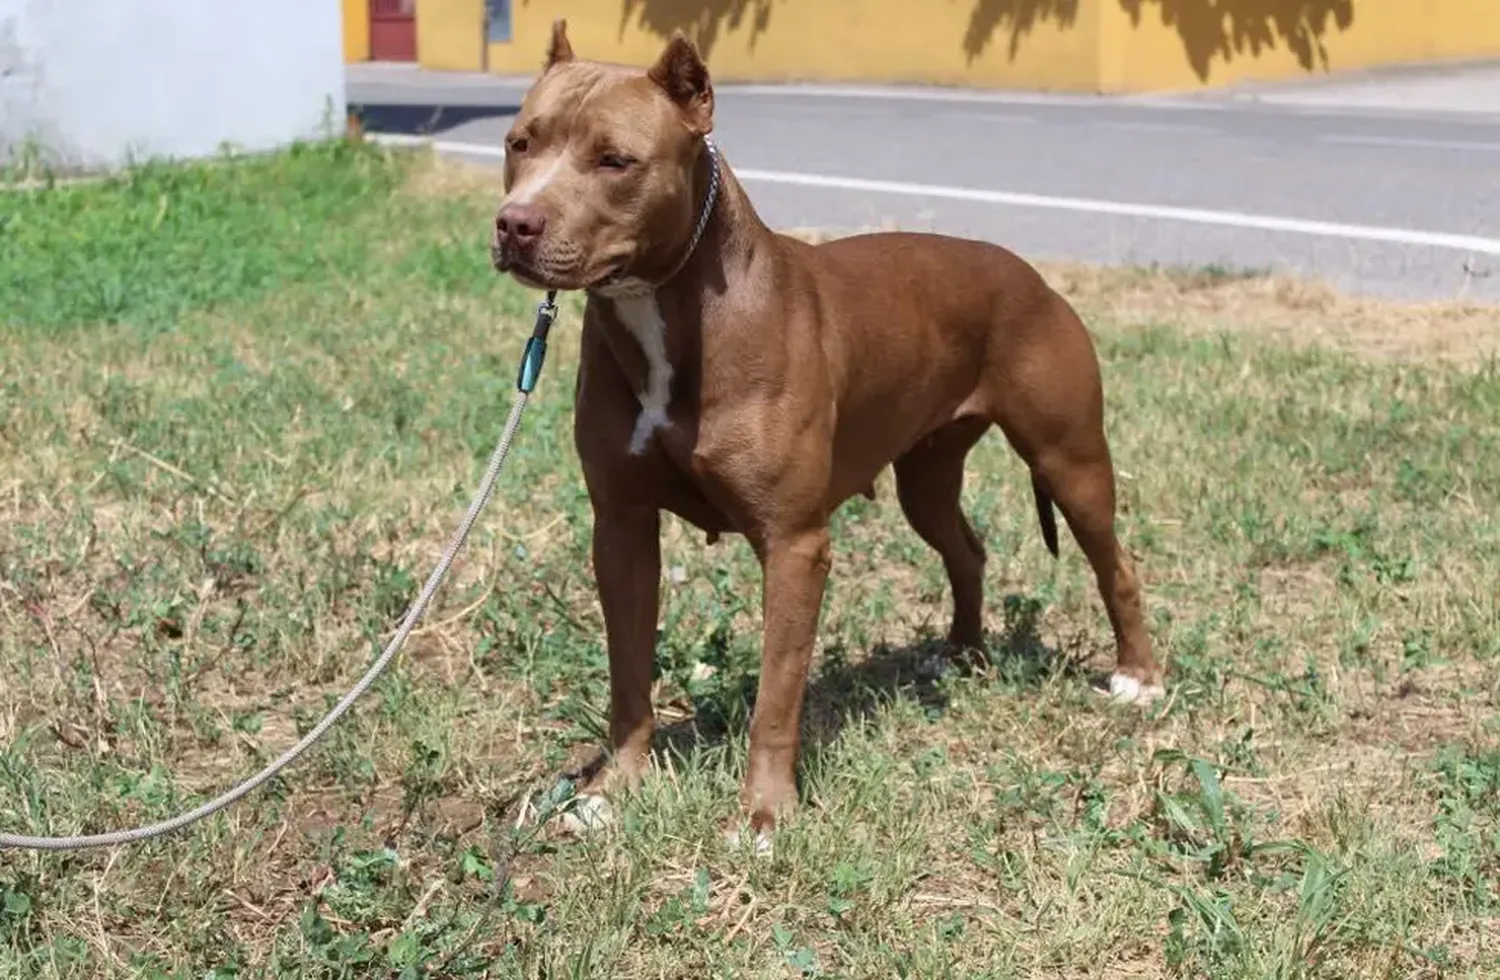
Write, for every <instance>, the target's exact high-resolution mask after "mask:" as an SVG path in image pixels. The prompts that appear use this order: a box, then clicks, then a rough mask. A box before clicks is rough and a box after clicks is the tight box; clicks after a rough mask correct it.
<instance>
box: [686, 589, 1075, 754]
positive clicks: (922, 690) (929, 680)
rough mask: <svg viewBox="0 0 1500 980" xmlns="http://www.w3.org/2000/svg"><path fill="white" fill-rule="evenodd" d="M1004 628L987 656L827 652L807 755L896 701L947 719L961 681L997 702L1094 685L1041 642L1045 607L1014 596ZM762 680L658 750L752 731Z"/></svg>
mask: <svg viewBox="0 0 1500 980" xmlns="http://www.w3.org/2000/svg"><path fill="white" fill-rule="evenodd" d="M1002 608H1003V610H1004V626H1003V628H1002V629H1001V630H1000V631H999V632H998V633H991V634H988V635H987V636H986V637H985V650H983V651H954V650H952V649H951V648H950V647H948V645H947V644H946V643H945V642H944V641H943V640H941V639H939V638H937V637H933V636H925V637H921V638H919V639H917V640H916V641H914V642H912V643H906V644H900V645H888V644H881V645H879V646H877V647H875V648H874V649H873V650H871V651H870V653H869V655H868V656H866V657H863V658H860V659H858V660H852V659H850V658H849V656H848V655H847V653H846V651H845V650H844V649H843V648H842V647H840V646H834V647H831V648H830V649H828V650H827V651H826V652H825V653H824V655H823V660H822V664H821V666H820V668H819V669H818V672H817V675H816V677H815V678H814V679H813V681H812V682H811V683H810V684H809V685H808V691H807V700H806V702H805V706H804V709H803V719H802V730H803V751H804V753H810V754H811V753H817V752H819V751H821V750H823V749H825V748H827V747H829V746H831V745H833V744H835V743H836V742H837V741H838V740H839V738H840V737H841V736H842V735H843V733H844V732H845V731H846V730H848V729H849V728H850V727H851V726H853V727H858V726H859V725H861V724H862V723H864V722H866V721H868V720H870V719H872V718H874V717H875V716H876V715H878V714H879V713H880V712H881V711H882V710H884V709H885V708H886V707H887V706H889V705H890V704H892V703H893V702H895V701H902V700H904V701H908V702H910V703H912V704H915V705H916V706H918V707H919V708H920V709H921V710H922V711H923V712H925V713H926V714H927V716H928V717H929V718H933V719H935V718H938V717H941V716H942V715H943V714H944V713H946V712H947V710H948V706H949V701H950V693H949V692H950V685H951V683H952V682H953V681H955V680H959V679H962V678H966V677H967V678H983V679H986V680H987V681H988V685H989V687H990V688H991V691H992V694H993V696H994V697H1007V696H1014V695H1015V694H1018V693H1023V692H1027V691H1036V690H1038V689H1040V688H1041V687H1042V686H1043V685H1044V684H1046V683H1047V681H1048V680H1049V679H1051V678H1053V677H1057V676H1062V677H1065V678H1068V679H1070V680H1083V681H1086V682H1089V683H1093V682H1096V680H1097V679H1096V678H1093V677H1091V676H1089V675H1088V674H1087V672H1086V671H1085V670H1084V669H1083V667H1082V665H1081V662H1080V660H1079V659H1078V658H1077V657H1076V656H1073V655H1071V654H1068V653H1065V652H1063V651H1062V650H1060V649H1059V648H1058V647H1056V646H1054V645H1051V644H1048V643H1046V642H1045V641H1043V639H1042V637H1041V632H1040V629H1039V627H1040V624H1041V615H1042V612H1043V609H1044V604H1043V603H1042V601H1041V600H1039V599H1036V598H1034V597H1030V596H1025V595H1019V594H1011V595H1007V596H1006V597H1005V598H1004V599H1003V600H1002ZM758 680H759V674H758V672H747V673H745V674H744V675H742V676H741V677H739V678H738V681H737V683H735V684H733V685H726V686H723V687H720V688H718V689H716V690H715V691H714V692H713V693H712V694H711V695H709V696H706V697H700V698H696V699H695V704H694V708H695V713H694V716H693V717H692V718H690V719H688V720H686V721H682V722H678V723H676V724H673V725H666V726H663V727H662V728H661V729H660V730H659V731H658V732H657V738H656V748H657V751H658V752H664V753H667V754H670V755H675V756H677V757H680V758H681V757H687V756H690V755H692V754H693V753H695V752H697V751H700V750H702V749H707V748H714V747H717V746H721V745H723V744H724V743H726V742H729V741H732V740H735V739H738V738H739V737H741V736H743V735H744V734H745V732H746V730H747V729H748V724H749V718H750V714H751V711H752V709H753V706H754V702H755V693H756V684H757V682H758Z"/></svg>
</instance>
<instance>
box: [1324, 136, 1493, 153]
mask: <svg viewBox="0 0 1500 980" xmlns="http://www.w3.org/2000/svg"><path fill="white" fill-rule="evenodd" d="M1318 138H1319V139H1320V140H1322V141H1323V142H1325V143H1347V144H1352V145H1355V146H1410V147H1416V148H1419V149H1424V150H1479V151H1483V152H1489V153H1500V143H1484V142H1478V141H1475V140H1423V139H1408V138H1406V137H1402V136H1343V135H1340V134H1338V133H1330V134H1328V135H1326V136H1320V137H1318Z"/></svg>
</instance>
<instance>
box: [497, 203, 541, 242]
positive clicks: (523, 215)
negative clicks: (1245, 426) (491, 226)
mask: <svg viewBox="0 0 1500 980" xmlns="http://www.w3.org/2000/svg"><path fill="white" fill-rule="evenodd" d="M546 227H547V216H546V215H545V214H543V213H542V211H541V209H540V208H538V207H537V206H536V205H534V204H507V205H506V206H505V207H503V208H501V209H500V213H499V214H497V215H495V231H496V233H497V234H498V235H499V236H500V239H501V241H508V242H511V243H513V244H516V245H530V244H532V243H533V242H535V241H536V240H537V239H538V238H540V237H542V231H543V230H544V229H545V228H546Z"/></svg>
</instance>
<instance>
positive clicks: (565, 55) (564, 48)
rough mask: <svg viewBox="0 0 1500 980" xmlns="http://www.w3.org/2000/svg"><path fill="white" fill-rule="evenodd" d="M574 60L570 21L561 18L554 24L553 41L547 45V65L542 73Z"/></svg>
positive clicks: (543, 67) (543, 66)
mask: <svg viewBox="0 0 1500 980" xmlns="http://www.w3.org/2000/svg"><path fill="white" fill-rule="evenodd" d="M572 60H573V45H571V44H569V43H568V21H567V19H566V18H559V19H558V20H554V21H553V22H552V40H551V41H550V42H548V44H547V63H546V64H544V65H542V71H544V72H545V71H546V70H547V69H548V68H551V67H552V66H553V65H558V64H562V63H563V62H564V61H572Z"/></svg>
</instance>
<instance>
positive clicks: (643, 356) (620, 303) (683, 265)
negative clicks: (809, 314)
mask: <svg viewBox="0 0 1500 980" xmlns="http://www.w3.org/2000/svg"><path fill="white" fill-rule="evenodd" d="M705 156H708V155H707V154H705ZM709 160H710V162H711V164H712V163H713V158H712V157H710V158H709ZM716 164H717V166H718V167H719V168H720V169H719V174H718V184H719V186H718V193H717V195H716V198H715V200H714V202H713V207H712V209H711V210H710V211H708V212H707V220H706V221H705V222H704V223H703V232H702V234H701V236H698V237H697V241H696V242H694V243H693V244H694V247H693V248H692V249H691V250H690V251H688V252H687V254H686V256H685V257H684V258H682V259H681V260H678V259H675V258H674V260H673V261H674V264H676V265H677V268H676V269H675V272H673V273H672V274H671V275H669V276H668V277H667V278H666V279H665V281H661V282H660V284H659V285H656V286H652V285H650V284H649V283H648V282H639V284H638V285H635V284H627V283H621V284H620V287H623V288H614V289H608V290H596V291H594V292H593V293H591V301H592V300H593V299H598V300H601V301H603V303H604V305H606V306H608V307H609V308H610V310H611V312H612V313H613V317H614V319H616V320H617V321H618V322H619V324H620V326H622V327H623V328H624V329H623V330H622V331H615V330H611V331H608V332H606V334H605V336H606V338H607V342H608V344H609V346H610V347H611V348H613V350H614V354H615V358H616V360H617V361H618V362H619V363H620V364H621V366H622V367H624V368H625V370H626V372H627V374H628V375H630V376H631V378H632V386H633V387H634V388H635V390H636V395H637V397H638V398H639V400H640V405H641V410H640V414H639V415H638V416H637V419H636V425H635V430H634V433H633V435H632V437H631V444H630V449H631V451H632V452H633V453H640V452H643V451H645V448H646V446H647V445H648V444H649V443H650V441H651V439H652V437H653V436H654V434H655V433H656V432H657V430H659V429H661V428H663V427H664V426H666V425H667V421H668V414H669V409H670V408H671V406H672V404H673V401H674V398H675V397H677V396H679V395H681V394H684V393H686V392H685V390H684V384H686V386H687V388H686V391H691V390H693V389H695V388H696V384H697V379H698V378H699V377H701V371H702V369H703V366H704V358H705V350H704V347H705V344H707V343H709V342H710V341H711V340H712V338H711V337H710V336H709V335H708V333H707V332H706V331H705V329H704V327H705V323H706V321H708V320H710V319H714V318H715V314H716V313H719V312H721V311H724V310H726V308H734V309H737V310H738V311H741V312H745V313H748V312H749V311H750V307H751V306H752V305H753V304H755V303H757V302H763V301H764V298H765V297H764V293H763V292H762V289H763V288H764V289H774V288H775V287H774V284H773V283H772V282H771V281H770V280H771V277H770V275H769V274H768V273H766V271H765V270H764V269H762V270H761V272H762V274H760V275H756V266H757V262H759V261H761V256H763V255H765V254H766V251H767V249H766V246H767V245H768V244H769V243H770V240H771V238H772V233H771V230H770V229H769V228H768V227H767V226H766V224H765V223H764V222H763V221H761V219H760V215H759V214H757V213H756V211H755V208H754V207H753V206H752V205H751V203H750V200H749V197H748V196H747V195H746V194H745V192H744V189H743V188H742V187H741V186H740V184H739V181H737V180H736V179H735V177H734V174H733V172H732V171H731V170H730V168H729V165H728V163H727V162H726V161H725V160H724V159H723V158H722V156H720V157H719V158H718V160H717V161H716ZM708 179H709V174H708V172H707V171H706V170H705V169H704V168H702V167H701V166H700V168H699V173H698V175H697V176H696V177H695V180H694V185H695V187H696V188H701V189H700V190H699V191H698V193H699V194H701V195H706V194H707V187H708ZM698 199H699V200H705V198H704V197H701V196H700V197H699V198H698ZM695 220H696V219H695ZM687 240H689V239H685V241H687ZM745 283H751V284H753V286H752V287H751V289H752V292H750V293H747V292H746V291H745V289H744V288H738V289H736V288H735V284H745ZM632 285H635V288H630V286H632ZM739 319H743V317H739V316H734V315H733V314H732V313H731V315H729V316H726V317H724V322H733V321H735V320H739ZM741 339H743V338H741ZM630 348H634V349H630Z"/></svg>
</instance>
